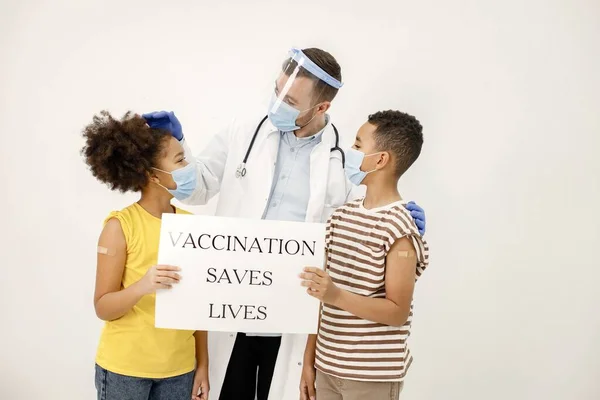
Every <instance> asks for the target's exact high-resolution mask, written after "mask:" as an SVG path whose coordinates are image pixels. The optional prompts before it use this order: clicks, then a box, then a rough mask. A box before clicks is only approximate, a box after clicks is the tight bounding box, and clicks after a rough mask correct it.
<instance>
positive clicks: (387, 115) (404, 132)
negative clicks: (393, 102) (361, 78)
mask: <svg viewBox="0 0 600 400" xmlns="http://www.w3.org/2000/svg"><path fill="white" fill-rule="evenodd" d="M369 123H370V124H371V125H374V126H375V127H376V129H375V132H374V133H373V136H374V139H375V145H376V147H377V149H378V150H380V151H389V152H391V153H392V154H393V155H394V156H395V157H394V158H395V162H396V165H395V167H396V175H397V176H398V177H400V176H402V175H403V174H404V173H405V172H406V171H407V170H408V169H409V168H410V166H411V165H413V163H414V162H415V161H416V160H417V158H419V155H420V154H421V148H422V147H423V127H422V126H421V123H420V122H419V121H418V120H417V119H416V118H415V117H413V116H412V115H410V114H406V113H403V112H401V111H394V110H387V111H379V112H376V113H375V114H371V115H369Z"/></svg>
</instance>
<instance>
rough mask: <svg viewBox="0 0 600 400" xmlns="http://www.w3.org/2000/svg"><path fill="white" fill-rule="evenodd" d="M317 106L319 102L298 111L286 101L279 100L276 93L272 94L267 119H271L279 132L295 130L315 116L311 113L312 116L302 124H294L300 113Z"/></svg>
mask: <svg viewBox="0 0 600 400" xmlns="http://www.w3.org/2000/svg"><path fill="white" fill-rule="evenodd" d="M318 106H319V104H317V105H316V106H313V107H310V108H307V109H306V110H303V111H300V110H298V109H296V108H294V107H292V106H291V105H289V104H287V103H286V102H284V101H280V100H279V99H278V98H277V95H276V94H273V97H272V98H271V103H270V104H269V119H270V120H271V122H272V123H273V125H275V127H276V128H277V129H279V130H280V131H281V132H292V131H296V130H298V129H301V128H303V127H305V126H306V125H308V124H309V123H310V122H311V121H312V120H313V119H314V118H315V116H316V115H317V114H315V115H313V117H312V118H311V119H310V120H309V121H308V122H306V123H305V124H303V125H302V126H298V125H296V120H297V119H298V116H299V115H300V114H301V113H303V112H305V111H309V110H311V109H313V108H315V107H318Z"/></svg>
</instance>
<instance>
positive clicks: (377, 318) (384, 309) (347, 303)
mask: <svg viewBox="0 0 600 400" xmlns="http://www.w3.org/2000/svg"><path fill="white" fill-rule="evenodd" d="M416 269H417V258H416V253H415V248H414V246H413V243H412V241H411V239H410V238H408V237H403V238H400V239H398V240H397V241H396V242H395V243H394V244H393V245H392V248H391V249H390V251H389V253H388V255H387V257H386V268H385V271H386V272H385V293H386V297H385V298H370V297H365V296H360V295H358V294H354V293H351V292H348V291H346V290H340V293H339V295H338V296H337V298H336V299H335V300H334V301H333V305H334V306H336V307H338V308H341V309H342V310H345V311H348V312H349V313H352V314H354V315H356V316H357V317H360V318H362V319H366V320H369V321H373V322H378V323H380V324H385V325H389V326H402V325H404V323H405V322H406V320H407V319H408V316H409V314H410V305H411V302H412V297H413V292H414V288H415V278H416Z"/></svg>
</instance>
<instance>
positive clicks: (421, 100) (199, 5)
mask: <svg viewBox="0 0 600 400" xmlns="http://www.w3.org/2000/svg"><path fill="white" fill-rule="evenodd" d="M0 4H1V8H0V49H1V52H0V54H1V57H2V59H1V63H0V123H1V125H0V126H1V128H0V132H1V133H2V146H1V147H0V152H1V154H0V163H1V165H0V174H1V180H0V182H1V184H2V194H3V195H2V199H1V202H2V203H1V209H2V211H3V217H2V241H1V243H2V264H3V268H2V271H3V273H2V289H1V290H0V300H1V316H2V319H1V322H0V324H1V329H0V339H1V341H0V343H2V353H1V355H0V398H2V399H29V398H44V399H48V400H54V399H61V400H62V399H84V400H87V399H93V398H94V396H95V390H94V382H93V371H94V368H93V363H94V353H95V351H96V345H97V339H98V335H99V332H100V327H101V323H100V322H99V321H98V320H97V319H96V317H95V314H94V310H93V306H92V294H93V285H94V274H95V258H96V254H95V249H96V247H95V245H96V239H97V236H98V234H99V233H100V230H101V223H102V220H103V219H104V217H105V216H106V215H107V214H108V212H109V211H111V210H113V209H119V208H121V207H124V206H126V205H128V204H130V203H131V202H133V201H135V199H136V196H134V195H127V196H123V195H121V194H119V193H111V192H110V191H109V190H108V189H107V188H106V187H105V186H103V185H101V184H99V183H97V182H96V181H95V180H94V179H93V177H92V176H91V174H90V173H89V172H88V171H87V170H86V167H85V165H84V162H83V160H82V158H81V156H80V154H79V150H80V147H81V145H82V140H81V137H80V131H81V129H82V128H83V126H84V125H85V124H87V123H88V122H90V121H91V119H92V116H93V114H94V113H96V112H98V111H100V110H102V109H104V108H108V109H109V110H110V111H112V112H115V113H117V114H121V113H124V112H125V111H126V110H128V109H131V110H134V111H136V112H144V111H148V110H153V109H173V110H176V112H177V115H178V116H179V118H180V119H181V121H182V123H183V125H184V129H185V133H186V135H187V138H188V140H189V142H190V143H191V144H192V145H193V147H194V148H195V149H196V150H197V151H199V150H200V149H201V148H202V147H203V145H204V144H205V143H206V142H207V140H208V139H209V138H210V137H211V136H212V135H213V134H214V133H215V132H216V130H217V129H218V128H219V127H220V126H221V125H222V124H223V123H225V122H226V121H227V120H228V119H229V117H230V116H232V115H235V114H238V113H240V112H243V111H244V110H246V109H249V108H250V107H251V106H253V105H255V104H257V102H259V101H262V100H263V99H264V98H265V97H268V94H265V93H264V92H265V90H266V89H265V88H268V87H269V85H268V84H269V82H271V80H272V79H274V78H275V73H276V71H277V70H278V67H279V65H280V63H281V61H282V59H283V57H284V56H285V54H286V51H287V49H288V48H289V47H291V46H300V47H310V46H318V47H322V48H324V49H327V50H328V51H330V52H331V53H332V54H333V55H335V56H336V57H337V59H338V61H339V62H340V64H341V65H342V70H343V80H344V81H345V82H346V85H345V86H344V88H343V90H342V91H341V92H340V94H339V98H338V99H336V100H335V102H334V107H333V108H332V110H331V113H332V116H333V118H334V122H335V123H336V125H337V126H338V128H339V129H340V132H342V134H343V135H344V144H349V143H350V140H351V138H352V137H353V135H354V133H355V131H356V129H357V128H358V127H359V125H360V124H361V123H362V122H364V121H365V119H366V117H367V115H368V114H369V113H370V112H374V111H377V110H380V109H384V108H395V109H401V110H404V111H408V112H410V113H413V114H414V115H416V116H418V117H419V119H420V120H421V121H422V123H423V125H424V127H425V131H424V133H425V147H424V150H423V153H422V156H421V158H420V159H419V160H418V162H417V163H416V164H415V166H414V167H413V168H412V169H411V170H410V172H409V173H408V174H407V176H406V177H405V179H403V180H402V182H401V188H402V192H403V194H404V195H405V197H407V198H412V199H416V200H417V201H418V202H419V204H421V205H422V206H423V207H424V208H425V209H426V211H427V217H428V234H427V237H428V240H429V242H430V246H431V266H430V269H429V270H428V271H427V272H426V273H425V275H424V276H423V277H422V279H420V281H419V283H418V285H417V289H416V308H415V320H414V331H413V336H412V338H411V343H412V347H413V351H414V355H415V363H414V364H413V367H412V369H411V371H410V373H409V376H408V379H407V382H406V386H405V391H404V393H403V399H409V400H439V399H461V400H481V399H486V400H496V399H498V400H501V399H502V400H504V399H515V400H517V399H546V400H555V399H569V400H570V399H576V400H583V399H589V400H593V399H598V398H600V383H598V382H599V381H598V377H599V370H600V361H599V360H600V312H599V311H598V307H599V304H600V291H599V290H598V283H600V271H599V269H600V263H599V262H598V258H597V257H598V256H597V249H598V245H599V244H600V233H599V230H600V228H599V226H600V215H599V212H598V210H597V207H598V205H599V204H600V193H599V192H600V187H599V185H600V177H599V175H600V160H599V159H598V157H597V155H598V151H599V150H600V139H599V135H600V112H599V106H600V74H599V73H598V71H600V44H599V43H600V24H599V23H598V20H599V18H600V3H599V2H598V1H597V0H587V1H586V0H570V1H568V0H562V1H557V0H545V1H542V0H529V1H525V2H523V1H517V0H506V1H492V0H480V1H466V0H456V1H445V0H437V1H433V0H431V1H427V0H423V1H418V2H417V1H398V0H390V1H368V2H354V3H353V4H352V2H350V1H330V0H328V1H304V2H301V1H295V2H283V1H242V0H238V1H222V2H217V1H211V2H208V1H155V0H144V1H127V0H125V1H115V0H110V1H108V0H103V1H98V0H97V1H75V0H70V1H26V0H21V1H16V0H15V1H8V0H2V1H1V2H0ZM256 118H257V119H258V118H260V115H257V116H256ZM212 207H214V203H213V204H212V205H211V206H210V207H208V208H206V209H202V208H199V209H196V210H194V211H198V212H207V213H209V212H210V211H211V210H212V209H213V208H212ZM286 400H287V399H286Z"/></svg>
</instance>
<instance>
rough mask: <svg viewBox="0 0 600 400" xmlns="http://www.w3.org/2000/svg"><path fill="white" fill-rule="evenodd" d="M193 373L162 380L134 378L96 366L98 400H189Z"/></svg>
mask: <svg viewBox="0 0 600 400" xmlns="http://www.w3.org/2000/svg"><path fill="white" fill-rule="evenodd" d="M193 385H194V371H192V372H189V373H187V374H184V375H179V376H174V377H172V378H164V379H150V378H136V377H134V376H125V375H119V374H115V373H113V372H110V371H107V370H105V369H104V368H102V367H100V366H99V365H96V391H97V392H98V400H190V398H191V397H192V387H193Z"/></svg>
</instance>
